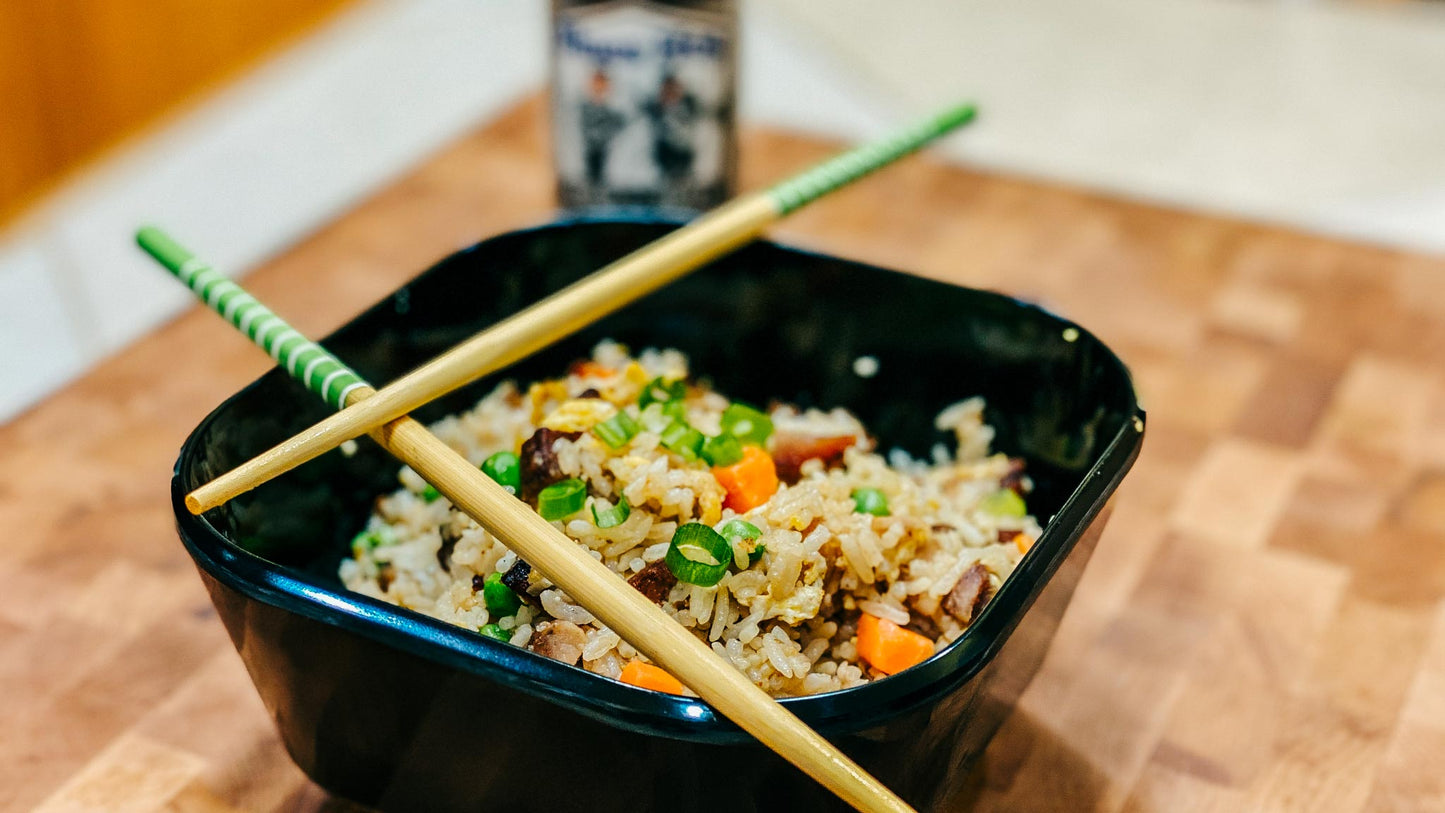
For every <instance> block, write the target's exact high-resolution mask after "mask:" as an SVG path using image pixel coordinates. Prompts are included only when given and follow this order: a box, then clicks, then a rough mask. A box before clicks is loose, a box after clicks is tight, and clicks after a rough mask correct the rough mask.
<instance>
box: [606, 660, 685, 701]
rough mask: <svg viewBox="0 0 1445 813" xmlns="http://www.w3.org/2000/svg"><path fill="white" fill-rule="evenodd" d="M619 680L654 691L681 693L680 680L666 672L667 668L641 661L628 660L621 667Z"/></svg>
mask: <svg viewBox="0 0 1445 813" xmlns="http://www.w3.org/2000/svg"><path fill="white" fill-rule="evenodd" d="M621 680H622V682H623V683H627V684H629V685H632V686H640V687H642V688H644V689H651V690H653V691H654V692H667V693H668V694H682V693H683V692H682V682H681V681H679V680H678V679H677V678H675V677H673V676H672V675H670V674H668V673H667V670H665V669H661V668H658V667H656V666H653V665H652V664H650V663H643V662H642V661H628V662H627V665H626V666H624V667H622V677H621Z"/></svg>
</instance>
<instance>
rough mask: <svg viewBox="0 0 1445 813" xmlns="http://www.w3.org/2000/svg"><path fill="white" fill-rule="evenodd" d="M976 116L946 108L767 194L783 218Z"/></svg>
mask: <svg viewBox="0 0 1445 813" xmlns="http://www.w3.org/2000/svg"><path fill="white" fill-rule="evenodd" d="M977 115H978V109H977V108H976V107H974V106H973V105H971V104H963V105H958V106H956V107H952V108H949V109H948V110H945V111H943V112H942V113H938V114H936V115H934V116H930V117H929V118H927V119H925V120H923V121H921V122H919V123H917V124H915V125H913V126H912V127H909V128H907V129H906V130H903V131H901V132H899V133H896V134H894V135H892V136H889V137H887V138H884V139H882V140H880V141H875V142H873V143H871V144H865V145H863V146H861V147H858V148H857V149H854V150H849V151H848V152H845V153H843V154H842V155H840V156H838V157H837V158H833V159H831V160H828V161H824V162H823V163H822V164H819V165H818V166H816V167H813V168H812V169H810V170H807V171H805V172H803V173H802V174H800V175H796V176H794V177H792V178H789V179H788V180H786V181H783V182H782V183H780V184H778V185H776V186H774V187H773V188H771V189H769V190H768V194H769V195H770V196H771V197H772V199H773V202H774V203H776V204H777V207H778V210H779V212H780V213H781V214H785V215H786V214H788V213H790V212H792V211H794V210H796V209H798V208H800V207H802V206H803V205H805V204H807V203H811V202H812V201H814V200H816V199H817V198H819V197H822V196H823V195H826V194H827V193H829V192H832V191H833V190H834V189H837V188H838V187H840V186H843V185H845V184H848V183H852V182H853V181H855V180H857V179H858V178H861V177H862V176H864V175H867V174H868V173H870V172H872V171H874V170H876V169H878V168H880V167H883V166H885V165H887V164H889V163H892V162H893V161H896V160H898V159H899V158H902V157H903V156H905V155H907V154H909V153H911V152H913V151H915V150H917V149H919V148H920V147H922V146H924V145H925V144H927V143H928V142H930V141H933V140H934V139H936V138H939V137H940V136H943V135H946V134H947V133H949V132H951V131H952V130H955V129H957V128H959V127H962V126H963V125H965V124H967V123H969V122H971V121H973V119H974V118H975V117H976V116H977Z"/></svg>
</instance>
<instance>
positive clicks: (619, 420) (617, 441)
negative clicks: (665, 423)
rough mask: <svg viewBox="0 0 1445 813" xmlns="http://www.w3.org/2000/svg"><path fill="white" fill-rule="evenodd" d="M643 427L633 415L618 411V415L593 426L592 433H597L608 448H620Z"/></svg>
mask: <svg viewBox="0 0 1445 813" xmlns="http://www.w3.org/2000/svg"><path fill="white" fill-rule="evenodd" d="M641 428H642V427H640V426H638V425H637V421H635V420H633V418H632V416H631V415H628V414H627V413H626V412H618V413H617V414H616V415H613V416H612V417H610V418H608V419H607V420H605V421H602V422H601V423H599V424H597V425H596V426H593V427H592V434H594V435H596V436H597V437H598V439H600V440H601V441H602V442H603V443H605V444H607V446H608V448H611V449H620V448H622V447H623V446H625V445H626V444H627V441H629V440H632V439H633V438H634V437H636V435H637V432H638V430H640V429H641Z"/></svg>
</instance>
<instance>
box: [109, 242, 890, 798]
mask: <svg viewBox="0 0 1445 813" xmlns="http://www.w3.org/2000/svg"><path fill="white" fill-rule="evenodd" d="M136 241H137V242H138V243H139V244H140V245H141V247H142V248H144V249H145V250H146V252H148V253H149V254H150V255H151V256H152V257H154V258H155V259H156V260H157V261H158V262H160V263H161V264H162V265H163V266H165V267H166V268H167V269H169V270H170V271H171V272H172V273H174V274H175V275H176V276H177V277H178V278H179V279H180V280H181V281H182V282H184V283H186V285H187V286H188V287H190V289H191V290H192V291H194V292H195V293H196V295H197V296H199V297H200V298H201V300H202V301H204V302H205V303H206V304H207V305H209V306H210V307H211V308H212V309H213V310H215V311H216V312H217V313H219V314H221V315H222V316H224V317H226V318H227V319H228V320H229V321H231V322H232V323H233V324H234V325H235V326H236V327H237V328H240V329H241V330H243V331H244V332H246V333H247V335H248V336H249V337H250V338H251V339H252V341H253V342H255V343H256V344H257V345H258V346H259V347H261V349H263V350H265V351H266V352H267V353H269V354H270V355H272V356H273V357H275V358H276V359H277V361H279V362H280V363H281V366H282V367H285V368H286V369H287V370H288V371H290V372H291V374H292V375H293V376H296V377H297V378H301V379H303V383H305V384H306V386H307V387H308V388H310V389H311V390H312V391H313V392H316V393H317V394H319V395H320V396H321V397H322V398H323V399H326V400H328V401H331V402H333V403H338V402H340V403H344V402H347V401H352V402H355V401H362V402H364V401H365V400H366V399H369V398H371V397H373V396H374V394H375V392H376V391H375V390H373V389H372V388H371V387H370V386H369V385H367V384H366V382H365V381H363V380H362V379H361V378H360V376H357V375H356V373H354V372H352V371H351V370H350V368H348V367H347V366H346V365H345V364H343V363H341V361H340V360H338V359H336V358H335V357H333V356H331V354H330V353H328V352H327V351H326V350H324V349H323V348H321V347H320V345H317V344H316V343H314V342H312V341H310V340H308V339H307V338H306V337H304V336H302V335H301V334H300V333H299V332H297V331H296V330H295V329H293V328H292V327H291V326H290V325H288V324H287V323H286V322H284V321H283V320H282V319H281V318H280V317H278V316H276V314H274V313H272V312H271V311H270V310H269V309H268V308H266V307H265V306H264V305H262V304H261V303H260V302H259V301H257V300H256V299H255V297H252V296H251V295H250V294H248V293H247V292H246V291H245V290H243V289H242V288H241V287H240V286H239V285H237V284H236V283H234V282H231V281H230V280H229V279H227V278H226V277H224V276H223V275H221V274H220V273H219V272H217V271H215V270H214V269H212V268H211V267H210V266H209V265H206V264H204V263H202V262H200V261H199V260H197V259H196V258H195V256H194V255H193V254H191V253H190V252H189V251H187V250H186V249H184V248H182V247H181V246H180V245H178V244H177V243H176V242H175V241H174V240H172V239H170V238H169V237H167V236H166V235H165V234H164V233H162V232H160V231H159V230H157V229H153V228H146V229H142V230H140V232H138V233H137V235H136ZM307 368H310V373H309V374H307V373H306V370H307ZM371 435H372V437H373V438H375V439H376V441H377V443H379V444H381V446H382V447H383V448H385V449H386V450H387V451H388V452H390V453H391V454H393V455H394V456H396V458H397V459H399V460H401V461H402V462H404V463H406V464H407V465H409V466H411V467H412V468H413V469H415V470H416V472H417V473H418V474H420V475H421V476H422V477H423V478H424V479H425V480H426V481H427V482H428V483H431V484H432V485H433V486H434V487H436V489H437V491H440V492H441V493H442V495H443V496H445V497H446V498H447V499H449V500H451V501H452V504H453V505H455V506H457V507H458V508H460V509H461V510H462V511H464V512H466V514H467V515H468V516H470V517H471V518H472V519H475V520H476V521H477V522H478V523H479V524H481V526H482V527H484V528H486V529H487V530H488V531H489V532H490V533H491V534H492V535H493V536H495V537H497V538H498V539H500V540H501V541H502V542H503V543H504V544H506V546H507V547H508V548H510V549H511V550H513V551H515V552H516V553H517V555H518V556H520V557H522V558H523V559H525V560H526V561H527V563H528V564H530V565H532V566H533V567H535V568H537V570H538V571H539V572H540V573H542V575H544V576H546V577H547V578H548V579H549V580H551V581H552V582H553V583H555V584H557V585H559V586H560V587H561V588H562V589H563V590H565V591H566V592H567V594H568V595H569V596H571V597H572V598H573V599H575V600H576V601H577V602H578V603H579V604H581V605H582V606H583V607H585V608H586V609H587V611H588V612H590V613H592V614H593V615H594V616H596V617H597V618H598V619H600V620H601V621H602V623H604V624H606V625H607V626H608V627H609V628H610V629H612V630H613V631H614V632H616V633H617V634H618V635H620V636H622V638H623V639H625V640H626V641H627V642H628V643H630V644H632V646H633V647H635V648H636V649H637V650H638V651H639V652H642V653H643V654H645V655H646V656H647V657H648V658H650V659H652V660H653V661H654V662H656V663H657V664H659V665H661V666H662V667H663V668H665V669H667V670H668V671H669V672H671V673H672V674H673V675H674V676H676V677H677V678H678V679H679V680H681V681H682V682H683V684H684V685H686V686H687V687H688V688H690V689H692V690H693V691H694V692H696V693H697V695H698V696H699V697H701V698H702V699H703V700H706V701H707V702H708V703H709V704H710V705H711V706H712V707H713V708H715V709H717V710H718V711H719V712H720V713H722V714H723V715H724V716H726V717H727V718H728V719H730V720H732V721H733V722H735V723H737V725H738V726H739V727H740V728H742V729H743V730H744V731H747V732H748V733H750V734H752V735H753V736H754V737H756V738H757V739H758V740H759V741H760V742H762V743H763V744H764V745H766V746H768V747H769V748H771V749H773V750H774V751H776V752H777V753H778V754H779V755H780V756H782V757H783V758H784V759H786V760H788V761H789V762H791V763H793V764H794V765H796V766H797V767H798V768H800V769H802V770H803V771H804V772H806V773H807V774H808V775H809V776H812V777H813V778H814V779H816V780H818V782H819V783H821V784H822V785H823V786H824V787H826V788H828V789H829V790H831V791H832V792H834V793H836V794H837V795H838V796H839V797H840V798H841V799H843V800H844V801H846V802H848V803H849V804H851V805H853V806H854V807H856V808H858V809H859V810H865V811H878V812H879V813H885V812H886V813H904V811H912V808H911V807H909V806H908V804H907V803H906V802H904V801H903V800H902V799H900V798H898V797H897V796H896V795H894V794H893V792H892V791H890V790H888V788H887V787H886V786H885V785H883V784H882V783H881V782H879V781H878V780H877V779H875V778H873V776H871V775H870V774H869V773H868V772H867V771H865V770H863V769H862V768H861V767H859V766H858V765H857V764H856V763H854V762H853V761H852V760H851V759H849V758H848V757H847V756H846V755H845V754H844V753H843V752H842V751H839V750H838V749H837V748H836V747H834V746H833V744H832V743H830V742H828V741H827V740H826V739H824V738H823V737H822V736H821V735H819V734H818V733H817V732H816V731H813V730H812V729H811V728H808V726H807V725H805V724H804V723H803V721H802V720H799V719H798V718H797V717H795V716H793V714H791V713H790V712H789V711H788V710H787V709H785V708H783V707H782V706H780V705H778V704H777V703H776V702H774V701H773V699H772V698H771V697H769V696H768V695H767V693H766V692H764V691H763V690H762V689H760V688H758V687H757V686H756V685H755V684H754V683H753V682H752V681H751V680H749V679H748V678H747V677H746V676H744V675H743V674H742V673H741V672H739V671H738V670H737V669H734V668H733V667H732V665H731V664H728V663H726V662H725V661H723V660H722V659H720V658H719V657H718V656H717V655H716V654H715V653H714V652H713V651H712V650H711V649H709V648H708V646H707V645H706V644H704V643H703V642H702V641H701V640H699V639H698V638H696V637H695V636H693V634H692V633H691V632H689V631H688V630H687V629H686V628H684V627H683V626H682V625H681V624H678V623H677V622H676V621H674V620H673V619H672V618H670V617H669V616H668V615H667V614H666V613H664V612H663V611H662V609H661V608H659V607H658V606H657V605H655V604H653V603H652V602H651V601H649V600H648V599H647V598H646V597H644V596H643V595H642V594H641V593H640V592H638V591H637V590H634V589H633V588H632V587H630V586H628V585H627V584H626V583H625V582H624V581H622V579H621V578H619V577H618V575H617V574H616V573H613V572H612V571H611V570H609V569H608V568H607V566H606V565H604V564H602V563H601V562H599V561H597V560H596V559H593V558H592V557H591V556H590V555H588V553H587V551H586V550H585V549H584V548H583V547H582V546H581V545H578V544H577V543H576V542H574V541H572V540H571V539H569V538H568V537H567V536H565V535H563V534H562V533H561V532H560V531H558V530H557V529H555V528H553V527H552V526H551V525H550V524H549V523H548V522H547V521H546V520H544V519H542V517H541V516H540V515H538V514H537V513H536V512H534V511H533V510H532V509H531V507H529V506H528V505H527V504H526V503H523V502H522V501H521V500H518V499H517V498H515V497H513V496H512V495H511V494H509V493H508V492H507V491H506V490H505V489H503V488H502V487H501V486H500V485H497V483H495V482H494V481H493V480H492V479H491V478H490V477H488V476H486V475H485V474H483V473H482V472H481V471H480V470H479V469H478V468H477V467H476V466H473V465H472V464H471V463H470V462H468V461H467V460H466V458H464V457H462V456H461V455H459V454H457V453H456V452H455V451H453V450H452V449H451V448H450V447H448V446H447V445H446V444H445V443H444V442H442V441H441V439H439V438H437V437H436V436H435V435H433V434H432V433H431V432H430V431H429V430H428V429H427V428H426V427H425V426H423V425H422V424H420V423H418V422H417V421H416V420H414V419H412V418H410V417H403V418H401V419H400V420H396V421H392V422H391V423H389V424H387V425H386V426H384V427H381V428H379V429H377V430H375V431H373V432H372V433H371Z"/></svg>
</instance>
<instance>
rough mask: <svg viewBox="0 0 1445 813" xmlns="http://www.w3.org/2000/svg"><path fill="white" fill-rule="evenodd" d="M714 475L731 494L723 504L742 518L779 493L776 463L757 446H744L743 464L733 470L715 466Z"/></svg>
mask: <svg viewBox="0 0 1445 813" xmlns="http://www.w3.org/2000/svg"><path fill="white" fill-rule="evenodd" d="M712 475H713V476H714V477H716V478H717V481H718V483H719V484H720V485H722V487H723V489H724V490H726V491H727V493H728V496H727V499H726V500H725V501H724V502H723V504H724V505H726V506H727V507H728V508H731V509H733V510H734V511H736V512H738V513H739V514H745V513H747V512H748V511H751V510H753V509H754V508H757V507H758V506H760V505H762V504H763V503H765V502H767V501H768V498H769V497H771V496H773V494H774V493H775V492H777V490H778V470H777V468H776V467H775V466H774V465H773V459H772V458H771V457H769V456H768V453H767V452H765V451H763V450H762V449H759V448H758V447H756V446H744V447H743V459H742V460H739V461H738V462H736V463H734V464H732V465H731V466H714V467H713V470H712Z"/></svg>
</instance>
